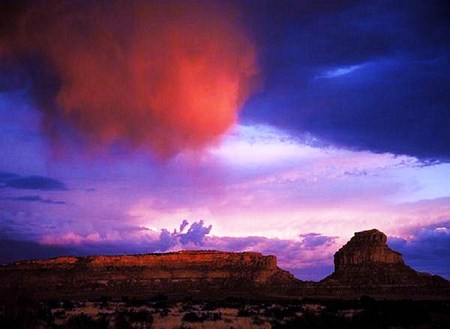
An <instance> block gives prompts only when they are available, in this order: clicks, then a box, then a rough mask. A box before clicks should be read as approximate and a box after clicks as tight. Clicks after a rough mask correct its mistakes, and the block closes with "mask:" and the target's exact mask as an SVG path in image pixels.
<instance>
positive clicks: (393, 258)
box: [334, 229, 404, 271]
mask: <svg viewBox="0 0 450 329" xmlns="http://www.w3.org/2000/svg"><path fill="white" fill-rule="evenodd" d="M386 241H387V237H386V234H384V233H383V232H380V231H378V230H376V229H372V230H368V231H362V232H357V233H355V235H354V236H353V238H351V239H350V241H349V242H347V243H346V244H345V245H344V246H343V247H342V248H341V249H339V250H338V252H336V254H335V255H334V266H335V271H340V270H343V269H345V268H347V267H349V266H355V265H356V266H361V265H362V266H364V265H369V264H400V265H404V261H403V257H402V254H400V253H399V252H396V251H393V250H392V249H390V248H389V247H388V246H387V244H386Z"/></svg>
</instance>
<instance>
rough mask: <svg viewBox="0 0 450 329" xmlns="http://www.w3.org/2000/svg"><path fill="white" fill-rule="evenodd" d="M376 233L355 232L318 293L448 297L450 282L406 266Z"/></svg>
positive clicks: (335, 256) (338, 252)
mask: <svg viewBox="0 0 450 329" xmlns="http://www.w3.org/2000/svg"><path fill="white" fill-rule="evenodd" d="M386 241H387V238H386V235H385V234H384V233H382V232H380V231H378V230H375V229H373V230H369V231H362V232H357V233H355V235H354V237H353V238H351V239H350V241H349V242H347V244H345V245H344V246H343V247H342V248H341V249H339V250H338V251H337V252H336V254H335V255H334V264H335V270H334V273H333V274H331V275H330V276H328V277H327V278H325V279H324V280H322V281H321V283H320V285H319V286H320V289H319V294H326V295H335V296H355V295H356V296H357V295H362V294H367V295H378V296H393V295H396V296H399V297H400V296H403V297H414V296H445V295H447V294H448V296H450V283H449V282H448V281H447V280H445V279H443V278H441V277H439V276H436V275H430V274H427V273H420V272H417V271H415V270H413V269H412V268H410V267H409V266H407V265H405V262H404V260H403V257H402V255H401V254H400V253H398V252H396V251H393V250H391V249H390V248H389V247H388V246H387V244H386Z"/></svg>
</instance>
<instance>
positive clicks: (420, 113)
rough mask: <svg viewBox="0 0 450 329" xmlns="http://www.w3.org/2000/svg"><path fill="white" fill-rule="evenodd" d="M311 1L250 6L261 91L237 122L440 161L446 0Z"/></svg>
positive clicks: (449, 83)
mask: <svg viewBox="0 0 450 329" xmlns="http://www.w3.org/2000/svg"><path fill="white" fill-rule="evenodd" d="M310 3H311V2H310V1H279V2H263V3H262V4H261V5H259V6H257V9H256V10H254V13H253V14H254V15H255V17H256V16H257V18H253V21H252V24H254V26H255V28H254V31H255V33H256V34H257V35H258V39H259V40H260V48H261V49H260V56H261V63H262V66H263V69H264V72H265V78H266V87H265V91H264V92H263V93H261V94H260V95H258V96H257V97H254V98H252V99H251V100H250V101H249V102H248V103H247V106H246V109H245V111H244V113H243V116H242V117H243V119H244V120H246V121H250V122H266V123H270V124H274V125H277V126H280V127H283V128H287V129H290V130H292V131H297V132H300V133H305V132H308V133H312V134H313V135H316V136H318V137H319V138H322V139H323V140H325V141H327V142H329V143H331V144H335V145H339V146H344V147H349V148H354V149H366V150H371V151H374V152H392V153H395V154H408V155H413V156H417V157H420V158H422V159H438V160H444V161H448V160H449V159H450V147H449V145H448V141H449V140H450V94H449V93H448V90H450V61H449V59H448V54H449V51H450V40H449V37H450V21H449V20H448V17H449V14H450V11H449V8H450V5H449V2H448V1H436V0H435V1H426V2H425V1H396V2H392V1H384V0H380V1H358V2H355V1H350V2H340V4H339V5H332V3H335V1H318V2H317V4H315V5H313V6H312V8H309V9H307V8H308V4H310ZM315 3H316V2H315ZM251 4H252V5H254V3H253V2H252V3H251ZM249 8H250V6H249Z"/></svg>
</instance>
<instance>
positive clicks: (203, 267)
mask: <svg viewBox="0 0 450 329" xmlns="http://www.w3.org/2000/svg"><path fill="white" fill-rule="evenodd" d="M386 240H387V238H386V235H385V234H384V233H382V232H380V231H378V230H376V229H373V230H368V231H362V232H357V233H355V236H354V237H353V238H352V239H351V240H350V241H349V242H348V243H347V244H346V245H344V246H343V247H342V248H341V249H340V250H339V251H337V252H336V254H335V256H334V263H335V271H334V273H333V274H331V275H330V276H328V277H327V278H325V279H323V280H322V281H320V282H304V281H301V280H298V279H296V278H294V276H293V275H292V274H291V273H289V272H287V271H284V270H282V269H280V268H279V267H278V266H277V260H276V257H275V256H263V255H262V254H261V253H257V252H222V251H214V250H207V251H204V250H200V251H180V252H171V253H161V254H141V255H120V256H88V257H56V258H52V259H44V260H30V261H20V262H15V263H11V264H9V265H6V266H1V267H0V290H2V291H3V292H4V294H3V298H8V297H7V296H8V294H13V295H14V294H17V293H18V292H24V291H26V292H27V293H28V294H31V295H33V296H34V297H36V298H40V299H56V298H60V299H62V298H72V299H88V298H95V297H100V296H110V297H116V298H120V297H123V296H128V297H132V296H135V297H143V298H145V297H151V296H154V295H155V294H165V295H168V296H172V297H174V298H183V297H191V296H192V297H197V298H204V299H214V298H224V297H227V296H239V297H248V298H266V297H332V298H357V297H360V296H362V295H368V296H374V297H379V298H422V299H448V300H450V282H449V281H447V280H445V279H443V278H441V277H439V276H436V275H429V274H424V273H419V272H416V271H414V270H413V269H412V268H410V267H409V266H407V265H405V263H404V260H403V257H402V255H401V254H400V253H398V252H396V251H393V250H391V249H390V248H389V247H388V246H387V244H386ZM0 298H1V297H0Z"/></svg>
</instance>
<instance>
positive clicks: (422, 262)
mask: <svg viewBox="0 0 450 329" xmlns="http://www.w3.org/2000/svg"><path fill="white" fill-rule="evenodd" d="M405 233H406V234H407V237H406V238H398V237H390V238H389V241H388V243H389V245H390V246H391V247H392V248H393V249H394V250H396V251H399V252H401V253H402V254H403V256H404V258H405V261H406V263H407V264H408V265H410V266H412V267H413V268H414V269H417V270H418V271H423V272H428V273H433V274H439V275H441V276H444V277H446V278H447V279H450V221H444V222H441V223H437V224H433V225H427V226H419V227H416V228H412V229H410V230H408V231H407V232H405Z"/></svg>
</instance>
